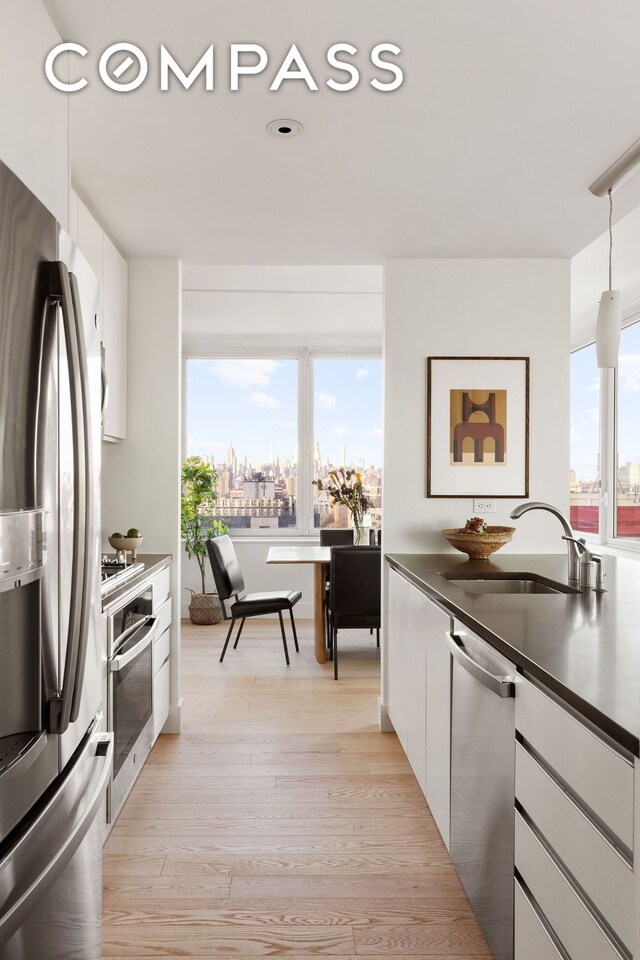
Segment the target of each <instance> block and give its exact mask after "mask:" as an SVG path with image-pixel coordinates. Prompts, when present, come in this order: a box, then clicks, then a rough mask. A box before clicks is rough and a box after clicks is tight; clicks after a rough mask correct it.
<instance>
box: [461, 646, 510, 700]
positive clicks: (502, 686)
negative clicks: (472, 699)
mask: <svg viewBox="0 0 640 960" xmlns="http://www.w3.org/2000/svg"><path fill="white" fill-rule="evenodd" d="M446 636H447V642H448V644H449V647H450V648H451V653H452V654H453V656H454V658H455V659H456V660H457V661H458V663H459V664H460V666H461V667H464V669H465V670H466V671H467V672H468V673H470V674H471V676H472V677H475V678H476V680H479V681H480V683H481V684H482V685H483V686H485V687H487V689H488V690H491V692H492V693H495V694H496V696H498V697H503V698H505V699H506V698H507V697H513V696H515V684H514V683H513V680H509V679H508V678H506V677H496V676H494V674H493V673H490V672H489V671H488V670H486V669H485V668H484V667H481V666H480V664H479V663H476V661H475V660H474V659H473V658H472V657H470V656H469V654H468V653H467V651H466V650H465V649H464V644H463V642H462V640H461V638H460V637H458V636H456V634H454V633H447V635H446Z"/></svg>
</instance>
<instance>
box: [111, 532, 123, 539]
mask: <svg viewBox="0 0 640 960" xmlns="http://www.w3.org/2000/svg"><path fill="white" fill-rule="evenodd" d="M111 539H112V540H124V533H117V532H116V533H112V534H111Z"/></svg>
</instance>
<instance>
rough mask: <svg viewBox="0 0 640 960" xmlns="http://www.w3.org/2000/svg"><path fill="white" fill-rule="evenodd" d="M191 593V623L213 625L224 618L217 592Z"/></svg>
mask: <svg viewBox="0 0 640 960" xmlns="http://www.w3.org/2000/svg"><path fill="white" fill-rule="evenodd" d="M189 592H190V594H191V603H190V604H189V617H190V619H191V623H195V624H197V625H198V626H211V624H214V623H219V622H220V621H221V620H222V604H221V603H220V597H219V596H218V594H217V593H194V591H193V590H190V591H189Z"/></svg>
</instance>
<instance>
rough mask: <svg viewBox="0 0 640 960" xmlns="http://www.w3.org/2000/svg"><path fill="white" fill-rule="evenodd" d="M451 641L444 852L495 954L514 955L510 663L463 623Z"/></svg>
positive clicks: (506, 959) (502, 959)
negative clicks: (448, 790)
mask: <svg viewBox="0 0 640 960" xmlns="http://www.w3.org/2000/svg"><path fill="white" fill-rule="evenodd" d="M456 627H457V625H456ZM449 643H450V647H451V653H452V656H453V675H452V676H453V679H452V696H451V850H450V852H451V857H452V859H453V862H454V864H455V867H456V870H457V871H458V876H459V877H460V880H461V881H462V884H463V886H464V889H465V891H466V893H467V896H468V897H469V900H470V901H471V904H472V906H473V909H474V911H475V913H476V916H477V917H478V920H479V922H480V926H481V927H482V930H483V933H484V935H485V937H486V938H487V942H488V944H489V946H490V948H491V950H492V952H493V956H494V957H495V960H512V958H513V860H514V829H515V828H514V770H515V709H514V708H515V700H514V691H515V683H514V678H515V667H514V665H513V664H512V663H510V661H509V660H506V659H505V658H504V657H503V656H501V655H500V654H499V653H497V652H496V651H495V650H494V649H493V647H491V646H489V644H488V643H486V642H485V641H484V640H481V639H480V637H477V636H476V635H475V634H473V633H471V632H469V631H468V630H466V629H454V632H453V633H452V634H449Z"/></svg>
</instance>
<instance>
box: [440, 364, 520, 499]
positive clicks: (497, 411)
mask: <svg viewBox="0 0 640 960" xmlns="http://www.w3.org/2000/svg"><path fill="white" fill-rule="evenodd" d="M529 362H530V361H529V357H428V358H427V497H433V498H452V499H456V498H471V497H476V498H477V497H490V498H492V499H500V498H503V499H526V498H527V497H528V496H529Z"/></svg>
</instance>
